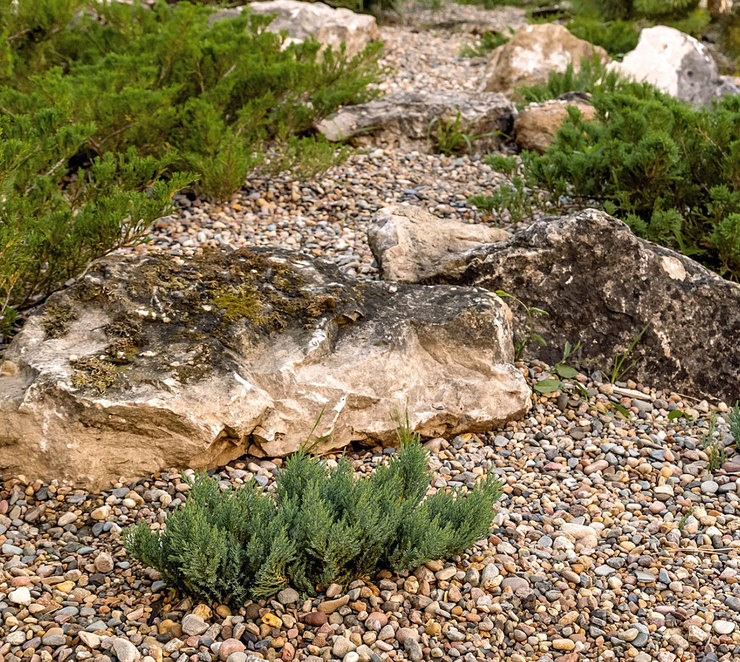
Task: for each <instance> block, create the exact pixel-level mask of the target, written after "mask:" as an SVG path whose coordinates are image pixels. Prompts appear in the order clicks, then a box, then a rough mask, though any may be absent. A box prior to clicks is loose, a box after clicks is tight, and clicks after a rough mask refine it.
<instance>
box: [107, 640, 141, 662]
mask: <svg viewBox="0 0 740 662" xmlns="http://www.w3.org/2000/svg"><path fill="white" fill-rule="evenodd" d="M111 648H112V649H113V652H114V653H115V654H116V657H117V658H118V662H136V660H138V659H139V658H141V653H140V652H139V651H138V649H137V648H136V646H134V645H133V644H132V643H131V642H130V641H129V640H128V639H123V638H121V637H113V641H112V642H111Z"/></svg>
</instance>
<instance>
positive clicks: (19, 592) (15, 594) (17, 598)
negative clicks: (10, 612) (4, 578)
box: [8, 586, 32, 605]
mask: <svg viewBox="0 0 740 662" xmlns="http://www.w3.org/2000/svg"><path fill="white" fill-rule="evenodd" d="M8 600H10V601H11V602H13V603H15V604H17V605H29V604H31V602H32V600H31V591H29V590H28V587H27V586H19V587H18V588H17V589H15V590H14V591H11V592H10V593H8Z"/></svg>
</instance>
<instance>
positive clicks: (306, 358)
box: [0, 250, 530, 487]
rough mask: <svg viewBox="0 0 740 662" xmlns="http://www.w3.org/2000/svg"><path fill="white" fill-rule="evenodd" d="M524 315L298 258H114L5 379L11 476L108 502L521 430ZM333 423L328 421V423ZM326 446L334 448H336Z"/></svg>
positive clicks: (66, 300)
mask: <svg viewBox="0 0 740 662" xmlns="http://www.w3.org/2000/svg"><path fill="white" fill-rule="evenodd" d="M512 357H513V349H512V339H511V314H510V312H509V310H508V308H507V307H506V306H505V305H504V304H503V303H502V302H501V301H500V300H499V299H498V298H497V297H496V296H494V295H492V294H491V293H489V292H487V291H485V290H479V289H475V288H459V287H434V288H430V287H423V286H417V285H396V284H391V283H376V282H367V281H352V280H349V279H347V278H346V277H343V276H342V275H341V274H340V273H339V272H338V271H336V270H335V269H334V267H332V266H331V265H329V264H328V263H324V262H321V261H309V260H308V259H307V258H305V257H302V256H300V255H297V254H291V253H284V252H268V251H259V250H255V251H247V250H244V251H240V252H236V253H233V254H231V255H226V254H223V253H220V252H214V253H212V254H209V255H207V256H205V257H203V258H198V259H196V260H191V261H188V262H187V263H183V262H182V261H177V260H176V259H175V258H167V257H160V256H153V255H147V256H129V257H121V256H116V257H113V256H112V257H108V258H106V259H104V260H101V261H99V262H97V263H95V264H94V265H93V267H92V268H91V269H90V270H89V272H88V273H87V274H86V275H85V276H84V278H82V279H81V280H80V281H79V282H78V283H77V284H75V285H73V286H71V287H70V288H68V289H67V290H65V291H62V292H59V293H57V294H55V295H53V296H52V297H51V298H50V299H49V300H48V301H47V303H46V304H45V305H44V306H43V307H41V308H40V309H38V311H36V312H35V313H34V314H32V315H31V316H30V318H29V319H28V321H27V322H26V324H25V325H24V327H23V329H22V330H21V332H20V333H19V334H18V335H17V336H16V337H15V338H14V340H13V342H12V343H11V345H10V347H9V348H8V349H7V351H6V353H5V356H4V359H5V361H4V362H3V364H2V368H1V369H0V471H2V472H3V473H4V474H5V475H6V476H7V475H13V474H17V473H22V474H24V475H25V476H27V477H28V478H35V477H40V478H45V479H51V478H58V479H69V480H71V481H73V482H74V483H76V484H81V485H87V486H92V487H103V486H106V485H109V482H110V481H111V480H113V479H116V478H117V477H119V476H123V477H124V478H125V479H127V480H128V479H132V478H136V477H140V476H144V475H149V474H151V473H152V472H156V471H158V470H161V469H164V468H166V467H177V468H184V467H212V466H216V465H220V464H223V463H225V462H227V461H229V460H231V459H234V458H236V457H238V456H240V455H242V454H244V453H251V454H254V455H258V456H264V455H268V456H281V455H286V454H288V453H291V452H293V451H295V450H296V449H297V448H298V447H299V446H300V445H301V444H302V443H303V442H305V441H306V440H307V439H308V438H309V437H310V435H311V432H312V428H313V426H314V424H315V423H316V421H317V420H318V419H319V418H320V419H321V420H320V423H319V424H318V426H317V428H316V430H315V431H314V434H315V435H316V437H317V438H318V437H321V438H322V441H321V443H320V444H319V447H318V448H319V450H327V449H332V448H340V447H343V446H345V445H347V444H349V443H350V442H353V441H357V442H379V443H384V444H388V443H392V442H393V439H394V423H393V421H392V420H391V415H392V414H393V413H394V412H399V413H401V414H403V411H404V409H405V408H406V407H408V414H409V419H410V423H411V426H412V427H413V428H414V429H415V430H416V431H418V432H419V433H420V434H421V435H422V436H425V437H434V436H440V435H449V434H456V433H460V432H463V431H475V430H478V431H481V430H486V429H490V428H493V427H495V426H498V425H501V424H502V423H504V422H505V421H507V420H509V419H510V418H512V417H517V416H521V415H523V414H524V412H526V410H527V409H528V407H529V404H530V402H529V390H528V387H527V385H526V383H525V381H524V379H523V377H522V375H521V374H520V373H519V372H518V371H517V369H516V368H514V366H512V365H511V363H512ZM322 412H323V415H322ZM324 435H326V437H324Z"/></svg>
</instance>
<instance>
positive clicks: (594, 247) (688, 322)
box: [380, 209, 740, 402]
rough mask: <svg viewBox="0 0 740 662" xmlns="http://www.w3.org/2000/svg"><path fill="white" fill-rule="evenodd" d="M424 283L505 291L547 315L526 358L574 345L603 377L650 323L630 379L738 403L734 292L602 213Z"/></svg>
mask: <svg viewBox="0 0 740 662" xmlns="http://www.w3.org/2000/svg"><path fill="white" fill-rule="evenodd" d="M380 264H381V266H383V265H384V261H383V260H381V262H380ZM383 275H384V276H386V275H390V273H389V274H386V273H385V269H383ZM426 282H438V283H446V284H456V285H476V286H478V287H485V288H487V289H490V290H497V289H503V290H506V291H507V292H509V293H511V294H514V295H516V296H517V297H519V298H520V299H522V300H523V301H524V302H525V303H527V304H528V305H530V306H538V307H540V308H542V309H544V310H546V311H547V312H548V313H549V315H548V316H546V317H544V316H542V317H537V320H536V324H537V329H538V331H539V332H540V333H541V335H542V336H543V337H544V338H545V340H546V341H547V346H545V347H541V346H539V345H538V344H537V343H532V344H531V345H530V348H529V349H528V351H529V352H530V353H536V355H537V356H539V357H540V358H542V359H544V360H546V361H548V362H550V363H555V362H557V361H559V360H560V358H561V355H562V350H563V346H564V345H565V342H566V341H568V342H570V343H571V344H575V343H576V342H577V341H580V342H581V350H580V356H579V357H578V359H576V362H580V364H581V365H582V366H584V367H586V368H591V369H596V368H598V369H601V370H604V371H606V372H608V371H609V370H610V369H611V365H612V361H613V359H614V358H615V357H616V356H617V355H618V354H620V353H622V352H624V351H625V350H626V349H627V347H629V345H630V343H631V342H632V340H633V339H634V338H635V337H636V336H637V335H638V333H639V332H640V330H641V329H643V328H644V327H645V326H646V325H648V324H649V327H648V328H647V330H646V331H645V334H644V336H643V337H642V340H641V341H640V342H639V343H638V344H637V345H636V347H635V349H634V351H633V352H632V354H631V356H630V359H629V361H628V363H630V362H632V361H634V362H635V363H636V368H635V370H634V372H632V373H630V377H632V378H636V379H638V380H639V381H642V382H644V383H647V384H654V385H659V386H661V387H664V388H665V387H670V388H674V389H677V390H684V389H685V391H686V392H690V393H692V394H696V395H698V394H707V395H714V396H718V397H722V398H725V399H726V400H727V401H729V402H734V401H735V400H736V399H738V398H740V380H738V375H740V342H738V338H740V285H738V284H737V283H732V282H730V281H728V280H724V279H723V278H721V277H720V276H718V275H717V274H715V273H713V272H712V271H709V270H708V269H705V268H704V267H702V266H701V265H699V264H697V263H696V262H694V261H693V260H691V259H690V258H688V257H686V256H684V255H681V254H679V253H676V252H674V251H672V250H669V249H667V248H663V247H661V246H656V245H654V244H652V243H650V242H647V241H644V240H642V239H639V238H638V237H636V236H635V235H634V234H633V233H632V232H631V231H630V229H629V228H628V227H627V226H626V225H625V224H624V223H622V222H621V221H618V220H617V219H615V218H612V217H611V216H608V215H607V214H605V213H603V212H600V211H596V210H593V209H589V210H585V211H583V212H580V213H577V214H574V215H572V216H565V217H562V218H550V219H546V220H542V221H539V222H537V223H534V224H533V225H531V226H530V227H528V228H526V229H523V230H521V231H519V232H516V233H515V234H513V235H512V236H511V238H510V239H508V240H507V241H504V242H499V243H495V244H488V245H482V246H480V247H478V248H476V249H473V250H470V251H468V252H466V253H463V254H461V255H459V256H458V258H457V260H454V259H448V260H446V261H445V262H444V263H442V266H441V268H440V269H439V271H438V272H437V273H436V275H435V276H433V277H431V278H429V279H427V281H426ZM513 312H514V315H515V320H516V325H515V329H516V328H518V329H521V330H523V329H525V328H526V319H525V316H524V314H523V311H522V310H521V309H519V308H517V307H514V309H513Z"/></svg>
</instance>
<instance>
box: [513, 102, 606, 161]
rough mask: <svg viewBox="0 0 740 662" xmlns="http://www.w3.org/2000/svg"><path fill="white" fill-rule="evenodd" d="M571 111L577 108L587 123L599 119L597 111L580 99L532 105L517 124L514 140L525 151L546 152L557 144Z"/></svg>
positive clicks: (517, 119) (516, 120) (517, 120)
mask: <svg viewBox="0 0 740 662" xmlns="http://www.w3.org/2000/svg"><path fill="white" fill-rule="evenodd" d="M569 108H575V109H577V110H578V112H579V113H580V114H581V117H583V119H584V120H587V121H592V120H594V119H595V118H596V109H595V108H594V107H593V106H592V105H591V104H590V103H589V102H588V101H587V100H586V99H582V98H578V97H577V96H575V97H573V98H570V99H551V100H549V101H545V102H544V103H531V104H529V105H528V106H527V107H526V108H524V109H523V110H522V111H521V112H520V113H519V114H518V115H517V117H516V119H515V120H514V138H515V140H516V142H517V145H519V147H521V148H522V149H528V150H530V151H534V152H539V153H542V152H545V151H546V150H547V148H548V147H550V145H552V144H553V143H554V142H555V136H556V135H557V133H558V130H559V129H560V127H561V126H562V124H563V122H564V121H565V120H566V119H567V117H568V114H569V112H570V111H569V110H568V109H569Z"/></svg>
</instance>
